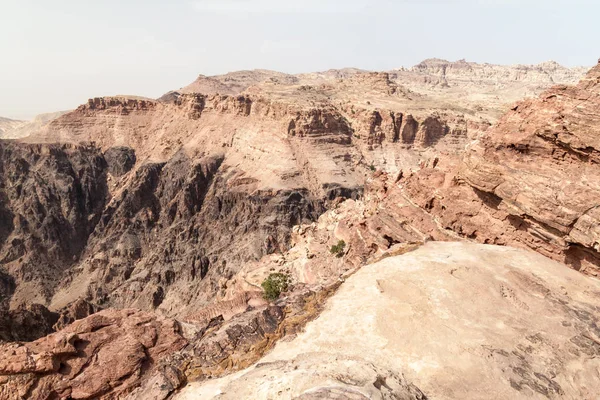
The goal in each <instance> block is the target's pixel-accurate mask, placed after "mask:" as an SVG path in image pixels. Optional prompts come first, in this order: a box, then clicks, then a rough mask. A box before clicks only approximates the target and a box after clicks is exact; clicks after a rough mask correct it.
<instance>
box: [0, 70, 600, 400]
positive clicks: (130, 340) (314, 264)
mask: <svg viewBox="0 0 600 400" xmlns="http://www.w3.org/2000/svg"><path fill="white" fill-rule="evenodd" d="M517 100H519V102H517V103H516V104H515V103H514V102H515V101H517ZM599 111H600V64H599V65H597V66H595V67H593V68H592V69H591V70H589V71H588V70H587V69H583V68H571V69H570V68H565V67H562V66H560V65H558V64H556V63H553V62H548V63H543V64H539V65H536V66H510V67H509V66H496V65H490V64H475V63H469V62H466V61H464V60H462V61H458V62H447V61H444V60H439V59H430V60H425V61H423V62H422V63H420V64H418V65H416V66H414V67H412V68H401V69H397V70H393V71H387V72H368V71H362V70H358V69H343V70H330V71H325V72H320V73H309V74H299V75H289V74H283V73H277V72H273V71H266V70H256V71H240V72H235V73H230V74H227V75H222V76H213V77H206V76H199V77H198V79H197V80H195V81H194V82H192V83H191V84H190V85H188V86H185V87H182V88H181V89H178V90H173V91H170V92H168V93H166V94H165V95H163V96H161V97H160V98H158V99H148V98H141V97H135V96H114V97H103V98H92V99H90V100H88V102H87V103H85V104H83V105H81V106H79V107H78V108H77V109H75V110H73V111H70V112H67V113H62V114H60V115H56V116H55V117H54V118H48V119H47V120H40V122H39V123H38V124H37V125H35V127H33V128H31V129H28V130H21V131H19V132H20V133H18V134H17V133H15V132H17V130H18V129H19V127H17V126H16V125H15V124H13V123H12V122H11V124H12V125H10V126H9V124H8V123H7V124H6V126H7V128H2V129H4V130H5V131H4V133H3V135H4V136H5V138H11V137H12V138H18V139H14V140H0V222H1V223H0V354H2V358H3V359H4V360H6V361H5V362H4V363H3V364H2V365H1V366H0V383H1V384H2V388H1V389H0V397H1V398H7V399H21V398H40V399H45V398H74V399H75V398H77V399H88V398H90V399H91V398H105V399H112V398H131V399H135V398H139V399H142V398H143V399H146V398H155V399H166V398H171V397H174V398H180V399H186V398H196V397H197V396H200V395H203V396H207V398H213V397H214V398H230V397H231V398H233V397H237V398H289V399H292V398H294V399H295V398H298V399H310V398H357V399H362V398H382V399H383V398H386V399H387V398H402V399H404V398H405V399H413V398H414V399H424V398H428V397H431V398H438V397H439V398H460V397H468V398H485V395H486V394H488V393H489V392H490V391H494V392H495V393H498V396H499V398H521V397H534V398H559V397H567V398H592V397H591V396H593V394H594V393H597V391H598V390H600V388H598V387H596V386H594V381H595V380H594V376H595V375H594V374H596V375H597V373H598V371H600V366H599V365H597V363H595V355H597V354H598V352H599V351H600V350H599V349H600V347H599V346H598V343H599V341H600V330H599V328H598V326H597V324H596V322H594V321H597V319H598V317H599V314H600V309H599V308H598V307H597V306H596V305H595V304H596V302H597V299H598V298H599V297H600V284H599V283H598V280H597V276H598V273H599V272H600V270H599V268H600V230H599V228H598V227H599V226H600V225H599V222H600V221H599V220H598V219H599V218H600V214H599V212H598V210H599V209H600V208H599V207H600V204H599V203H598V199H599V198H600V197H599V194H600V187H599V186H598V182H600V181H599V179H598V178H599V175H600V169H599V168H598V161H599V156H598V154H599V151H600V150H599V145H600V143H599V142H598V138H599V137H600V136H599V135H600V120H599V117H598V115H600V114H599ZM2 121H4V120H2ZM3 126H4V125H3ZM21 126H22V125H21ZM10 132H13V134H12V136H11V134H10ZM340 243H343V246H341V248H340V249H339V251H335V252H334V251H333V249H332V246H334V245H336V244H338V245H339V244H340ZM477 243H480V244H477ZM494 245H495V246H494ZM273 273H282V274H284V275H285V276H288V277H289V279H290V287H289V288H288V290H287V291H285V293H283V294H282V295H281V297H279V298H278V299H276V300H274V301H268V300H266V299H264V298H263V291H262V288H261V284H262V282H264V281H265V279H267V278H268V277H269V276H270V275H271V274H273ZM427 282H429V284H428V285H426V284H425V283H427ZM469 293H473V294H476V295H477V296H478V297H479V298H480V299H481V301H480V302H477V303H474V302H472V300H471V296H472V295H471V294H469ZM461 310H462V311H461ZM482 315H484V316H485V321H484V320H482V319H481V318H483V317H482ZM550 316H551V317H552V318H551V319H550ZM442 327H443V328H442ZM334 328H335V330H336V331H337V333H336V332H333V331H331V332H330V330H331V329H334ZM451 332H452V334H451ZM337 335H342V336H343V337H338V336H337ZM346 342H347V343H346ZM352 343H354V345H353V344H352ZM357 343H360V346H356V344H357ZM435 343H438V345H433V344H435ZM444 343H447V344H446V345H445V344H444ZM474 343H477V345H475V344H474ZM365 354H369V356H368V357H366V356H364V355H365ZM119 355H125V356H123V357H125V359H126V360H127V362H125V363H119V361H118V359H119V357H120V356H119ZM117 365H118V368H116V366H117ZM107 367H108V368H107ZM113 367H114V368H113ZM507 371H508V372H507ZM312 374H316V376H317V377H318V378H315V379H314V380H313V379H312V378H310V377H311V375H312ZM89 376H94V377H95V378H94V379H89ZM264 376H268V377H269V378H268V380H267V382H268V383H263V381H262V380H263V378H262V377H264ZM478 396H479V397H478ZM482 396H483V397H482Z"/></svg>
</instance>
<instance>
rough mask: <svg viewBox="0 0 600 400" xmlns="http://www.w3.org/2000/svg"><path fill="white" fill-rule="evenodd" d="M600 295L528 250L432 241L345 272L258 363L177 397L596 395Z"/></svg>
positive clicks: (590, 283) (593, 283) (587, 281)
mask: <svg viewBox="0 0 600 400" xmlns="http://www.w3.org/2000/svg"><path fill="white" fill-rule="evenodd" d="M598 296H600V283H599V282H598V281H597V280H595V279H592V278H589V277H586V276H584V275H583V274H580V273H578V272H576V271H573V270H571V269H569V268H565V267H564V266H563V265H561V264H559V263H557V262H554V261H552V260H550V259H548V258H545V257H543V256H541V255H539V254H536V253H534V252H531V251H527V250H519V249H514V248H510V247H500V246H486V245H479V244H472V243H464V242H463V243H444V242H428V243H426V244H425V245H424V246H422V247H420V248H418V249H417V250H414V251H413V252H410V253H407V254H404V255H401V256H392V257H388V258H385V259H383V260H382V261H379V262H377V263H375V264H371V265H367V266H364V267H363V268H361V269H360V270H359V271H357V272H356V273H355V274H354V275H352V276H350V277H349V278H347V279H346V281H345V282H344V283H343V284H342V286H341V287H340V288H339V289H338V291H337V292H336V293H335V294H334V295H333V296H332V297H331V298H330V300H329V301H328V303H327V305H326V306H325V308H324V310H323V312H322V313H321V315H320V316H319V318H318V319H316V320H314V321H313V322H310V323H309V324H308V325H307V326H306V328H305V330H304V331H303V332H301V333H299V334H298V336H297V337H296V338H294V339H293V340H290V341H280V342H279V343H278V344H277V345H276V346H275V348H274V349H273V351H272V352H270V353H269V354H268V355H266V356H265V357H264V358H263V359H261V361H260V363H258V364H255V365H253V366H251V367H250V368H248V369H246V370H244V371H242V372H240V373H237V374H234V375H230V376H227V377H224V378H221V379H216V380H212V381H209V382H200V383H190V384H189V385H188V386H186V387H185V388H184V389H183V390H182V391H181V393H179V394H177V396H175V398H176V399H193V398H204V397H206V398H219V399H236V398H240V397H252V398H256V399H279V398H282V399H284V398H285V399H289V398H314V396H316V394H317V393H318V394H319V395H322V396H323V397H321V398H353V397H344V396H345V395H346V394H347V393H352V396H355V397H354V398H357V399H363V398H365V399H366V398H369V399H371V398H375V399H397V398H400V399H405V398H406V399H413V398H418V399H420V398H426V397H425V396H427V398H468V399H488V398H489V396H490V393H493V394H494V396H495V397H496V398H502V399H521V398H523V399H525V398H536V399H547V398H551V399H559V398H590V397H592V398H593V397H594V396H595V394H596V393H598V391H599V390H600V386H599V385H600V383H599V382H598V380H597V379H595V375H596V374H597V371H598V369H599V368H600V361H599V360H600V359H599V358H598V354H599V351H600V346H599V345H598V343H599V339H600V327H599V326H598V324H597V321H598V313H600V309H599V308H598V306H597V300H598V298H599V297H598ZM474 298H475V299H477V301H473V299H474ZM574 382H576V383H574ZM310 396H313V397H310ZM335 396H338V397H335ZM348 396H350V395H349V394H348Z"/></svg>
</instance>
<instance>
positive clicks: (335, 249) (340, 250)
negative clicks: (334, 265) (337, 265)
mask: <svg viewBox="0 0 600 400" xmlns="http://www.w3.org/2000/svg"><path fill="white" fill-rule="evenodd" d="M345 248H346V242H344V241H343V240H340V241H339V242H338V243H337V244H336V245H333V246H331V249H329V251H330V252H331V254H333V255H335V256H336V257H342V256H343V255H344V249H345Z"/></svg>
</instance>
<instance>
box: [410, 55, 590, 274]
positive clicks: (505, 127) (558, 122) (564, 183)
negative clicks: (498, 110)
mask: <svg viewBox="0 0 600 400" xmlns="http://www.w3.org/2000/svg"><path fill="white" fill-rule="evenodd" d="M599 115H600V65H599V66H596V67H595V68H593V69H592V70H591V71H590V72H589V73H588V75H587V77H586V78H585V79H583V80H582V81H581V82H580V83H579V84H578V85H576V86H557V87H555V88H553V89H550V90H549V91H547V92H545V93H544V94H542V95H541V97H540V98H539V99H532V100H525V101H524V102H522V103H519V104H518V105H516V106H515V107H514V108H513V110H511V111H509V112H508V113H507V114H506V115H505V116H504V117H503V118H502V119H501V121H500V123H499V124H498V125H497V126H495V127H494V128H493V129H491V130H489V131H488V132H487V133H486V134H485V135H484V136H483V137H482V138H481V139H480V140H478V141H477V142H475V143H474V144H472V145H471V146H470V147H469V148H468V149H467V152H466V155H465V156H464V159H463V162H462V163H460V164H459V166H458V167H456V168H454V167H452V166H451V167H449V168H439V167H438V168H425V169H423V170H422V171H420V172H419V173H417V174H413V175H410V176H406V177H405V179H404V181H403V182H402V183H403V185H404V188H405V191H406V193H407V194H408V195H409V196H410V197H411V198H412V199H413V200H414V201H415V202H416V203H417V204H418V205H420V206H421V207H423V208H424V209H426V210H427V211H428V212H430V213H431V214H432V215H434V218H436V219H437V220H438V221H440V222H441V224H442V225H443V226H444V227H446V228H450V229H452V230H454V231H456V232H457V233H459V234H461V235H463V236H466V237H468V238H471V239H475V240H478V241H481V242H485V243H493V244H511V245H520V246H528V247H530V248H532V249H534V250H536V251H539V252H541V253H542V254H544V255H546V256H549V257H551V258H554V259H557V260H560V261H562V262H565V263H567V264H569V265H571V266H572V267H573V268H575V269H577V270H581V271H582V272H585V273H589V274H593V275H597V274H598V273H599V268H600V253H599V251H600V236H599V231H598V226H600V219H598V217H599V212H598V209H599V206H600V203H599V199H600V184H599V183H600V168H599V167H598V165H599V164H598V161H599V160H600V156H599V154H600V142H599V140H600V117H599ZM430 188H433V190H431V189H430Z"/></svg>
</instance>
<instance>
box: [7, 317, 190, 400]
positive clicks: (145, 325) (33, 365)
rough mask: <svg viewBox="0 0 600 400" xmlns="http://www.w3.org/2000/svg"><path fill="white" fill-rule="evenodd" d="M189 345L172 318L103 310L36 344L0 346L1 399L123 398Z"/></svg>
mask: <svg viewBox="0 0 600 400" xmlns="http://www.w3.org/2000/svg"><path fill="white" fill-rule="evenodd" d="M186 343H187V342H186V340H185V339H184V338H183V337H182V335H181V332H180V327H179V325H178V323H176V322H175V321H173V320H168V319H165V318H160V317H156V316H153V315H149V314H145V313H142V312H139V311H135V310H121V311H115V310H107V311H102V312H99V313H97V314H94V315H92V316H90V317H87V318H85V319H83V320H79V321H76V322H74V323H73V324H71V325H69V326H68V327H67V328H65V329H64V330H62V331H60V332H57V333H54V334H51V335H49V336H47V337H45V338H42V339H39V340H36V341H34V342H31V343H26V344H17V343H10V344H3V345H0V354H1V356H0V357H1V358H2V360H3V363H2V365H1V366H0V397H1V398H3V399H7V400H10V399H23V398H31V399H46V398H57V399H67V398H69V399H91V398H95V399H97V398H101V399H114V398H120V397H122V396H124V395H126V394H127V393H129V392H131V391H132V390H133V389H135V388H136V387H138V386H139V385H141V383H142V382H143V381H144V379H146V378H147V377H148V376H150V375H151V374H152V373H153V372H154V370H155V367H156V365H157V364H158V363H159V361H160V360H161V359H162V358H163V357H165V356H166V355H169V354H172V353H174V352H176V351H178V350H180V349H181V348H182V347H184V346H185V345H186ZM181 383H182V382H181V381H180V382H179V384H181ZM177 386H178V385H174V387H173V389H175V388H176V387H177Z"/></svg>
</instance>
